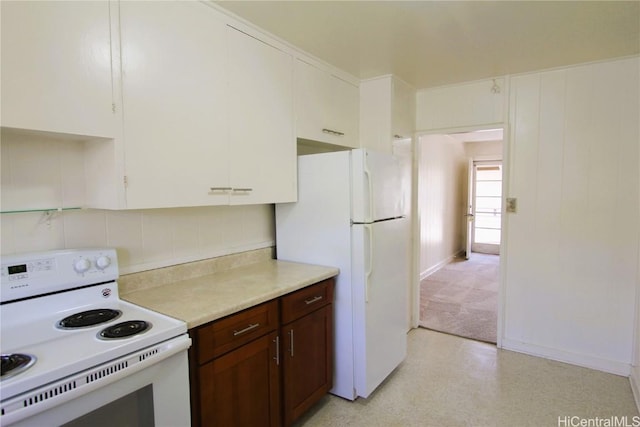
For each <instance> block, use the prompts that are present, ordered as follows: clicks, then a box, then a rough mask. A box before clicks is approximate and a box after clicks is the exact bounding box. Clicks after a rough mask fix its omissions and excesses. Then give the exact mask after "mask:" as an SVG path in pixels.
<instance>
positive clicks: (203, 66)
mask: <svg viewBox="0 0 640 427" xmlns="http://www.w3.org/2000/svg"><path fill="white" fill-rule="evenodd" d="M120 20H121V21H120V22H121V43H122V46H121V49H122V88H123V106H124V118H123V120H124V158H125V174H126V180H127V185H126V198H127V201H126V207H127V208H129V209H136V208H156V207H172V206H198V205H216V204H228V191H227V190H226V189H227V188H228V187H229V166H228V164H229V161H228V159H229V153H228V145H227V139H228V136H227V120H228V116H227V109H228V108H227V102H226V95H227V92H226V82H227V62H228V61H227V47H226V43H225V36H226V33H225V32H226V24H225V23H224V22H223V21H221V20H220V19H219V18H218V15H217V13H215V11H213V10H212V9H211V8H209V7H207V6H205V5H203V4H200V3H197V2H121V3H120Z"/></svg>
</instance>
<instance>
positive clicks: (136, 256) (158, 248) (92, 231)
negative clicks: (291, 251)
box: [0, 133, 275, 274]
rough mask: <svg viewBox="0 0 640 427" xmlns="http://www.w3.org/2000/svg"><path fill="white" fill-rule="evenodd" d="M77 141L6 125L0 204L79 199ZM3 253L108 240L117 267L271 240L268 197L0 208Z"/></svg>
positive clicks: (151, 264) (157, 263) (142, 266)
mask: <svg viewBox="0 0 640 427" xmlns="http://www.w3.org/2000/svg"><path fill="white" fill-rule="evenodd" d="M82 153H83V147H82V143H81V142H76V141H67V140H57V139H51V138H44V137H41V136H34V135H30V136H24V135H21V136H14V135H7V134H5V133H3V138H2V141H1V154H2V204H1V208H2V211H7V210H13V209H29V208H30V209H36V208H57V207H60V206H64V207H71V206H82V203H83V200H84V195H85V194H86V192H89V191H91V189H90V188H85V187H84V184H83V179H82V176H83V170H82V168H83V160H82ZM0 225H1V230H0V231H1V234H0V235H1V244H0V253H1V254H3V255H5V254H10V253H18V252H31V251H40V250H50V249H63V248H75V247H87V246H93V247H96V246H108V247H115V248H116V249H117V250H118V260H119V263H120V270H121V273H123V274H124V273H130V272H135V271H142V270H148V269H152V268H158V267H163V266H167V265H173V264H179V263H183V262H190V261H195V260H199V259H206V258H211V257H215V256H221V255H227V254H230V253H237V252H242V251H245V250H252V249H258V248H264V247H269V246H273V245H274V244H275V238H274V236H275V231H274V228H275V227H274V216H273V206H272V205H253V206H219V207H198V208H180V209H152V210H141V211H106V210H77V211H75V210H74V211H64V212H60V213H58V212H55V213H54V214H53V215H52V217H51V218H49V217H47V216H46V214H44V213H42V212H33V213H3V214H2V215H1V216H0Z"/></svg>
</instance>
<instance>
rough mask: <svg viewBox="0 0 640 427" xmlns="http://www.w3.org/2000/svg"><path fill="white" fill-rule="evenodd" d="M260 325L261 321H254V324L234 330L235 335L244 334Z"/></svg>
mask: <svg viewBox="0 0 640 427" xmlns="http://www.w3.org/2000/svg"><path fill="white" fill-rule="evenodd" d="M258 326H260V323H254V324H253V325H249V326H247V327H246V328H244V329H240V330H239V331H233V336H234V337H237V336H238V335H242V334H244V333H246V332H249V331H251V330H253V329H255V328H257V327H258Z"/></svg>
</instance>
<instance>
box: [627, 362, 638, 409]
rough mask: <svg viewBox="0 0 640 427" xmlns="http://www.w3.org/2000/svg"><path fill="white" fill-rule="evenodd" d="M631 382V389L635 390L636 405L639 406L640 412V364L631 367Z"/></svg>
mask: <svg viewBox="0 0 640 427" xmlns="http://www.w3.org/2000/svg"><path fill="white" fill-rule="evenodd" d="M629 382H630V383H631V391H633V397H634V398H635V399H636V406H637V407H638V411H639V412H640V366H635V367H631V375H630V376H629Z"/></svg>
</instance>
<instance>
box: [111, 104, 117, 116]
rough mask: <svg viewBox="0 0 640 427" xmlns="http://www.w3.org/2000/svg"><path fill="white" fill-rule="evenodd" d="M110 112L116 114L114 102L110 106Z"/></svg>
mask: <svg viewBox="0 0 640 427" xmlns="http://www.w3.org/2000/svg"><path fill="white" fill-rule="evenodd" d="M111 112H112V113H115V112H116V104H115V102H114V103H113V104H111Z"/></svg>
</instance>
